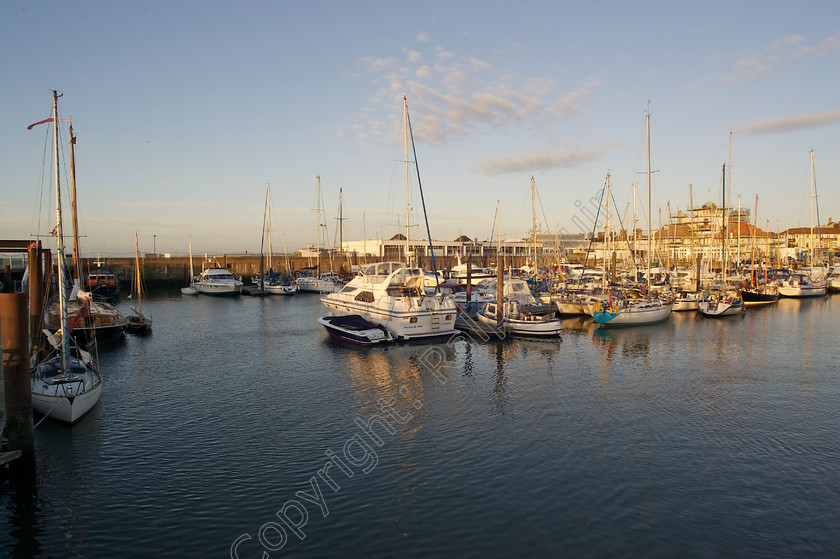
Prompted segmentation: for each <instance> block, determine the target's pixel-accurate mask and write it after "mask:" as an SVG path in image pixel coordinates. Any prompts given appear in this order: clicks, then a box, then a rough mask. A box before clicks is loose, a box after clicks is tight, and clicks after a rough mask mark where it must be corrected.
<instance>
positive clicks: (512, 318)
mask: <svg viewBox="0 0 840 559" xmlns="http://www.w3.org/2000/svg"><path fill="white" fill-rule="evenodd" d="M500 309H501V311H502V318H501V320H499V318H498V314H499V311H500ZM478 321H479V322H480V323H483V324H486V325H488V326H495V327H496V328H498V329H500V330H502V331H503V332H504V333H506V334H510V335H512V336H535V337H555V338H556V337H557V336H559V335H560V333H561V332H562V330H563V326H562V323H561V321H560V319H558V318H550V317H549V316H548V315H543V316H539V315H535V314H532V313H530V312H520V310H519V304H518V303H516V302H515V301H506V302H505V303H504V304H503V306H502V307H499V304H498V303H487V304H485V305H484V308H483V309H482V310H480V311H479V312H478Z"/></svg>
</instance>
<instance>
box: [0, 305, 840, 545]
mask: <svg viewBox="0 0 840 559" xmlns="http://www.w3.org/2000/svg"><path fill="white" fill-rule="evenodd" d="M124 306H125V308H126V309H127V305H124ZM145 308H147V309H148V310H149V311H150V312H151V314H152V316H153V318H154V320H155V323H154V334H152V335H151V336H149V337H146V338H137V337H128V338H127V339H126V340H125V342H124V343H122V344H119V345H117V346H115V347H111V348H108V349H106V350H101V355H100V358H101V368H102V371H103V377H104V389H103V396H102V400H101V401H100V403H99V405H98V406H97V407H96V408H95V409H94V410H93V411H92V412H91V413H90V414H89V415H88V416H87V417H86V418H85V419H84V420H83V421H81V423H79V424H78V425H76V426H75V427H73V428H72V429H70V428H67V427H65V426H63V425H60V424H55V423H52V422H50V421H45V422H44V423H42V424H41V425H40V426H39V427H38V429H37V431H36V445H37V452H38V468H37V478H36V483H35V485H34V486H27V485H26V484H15V483H12V482H10V481H9V480H8V479H5V480H4V481H3V484H2V491H0V510H2V511H3V516H2V517H0V549H2V551H0V556H3V555H9V556H12V557H30V556H35V557H76V558H88V557H90V558H100V557H102V558H113V557H146V558H148V557H229V556H230V549H231V546H232V544H233V543H234V541H236V540H237V539H239V540H240V541H241V542H242V543H241V544H240V545H239V548H238V551H239V556H240V557H242V558H246V557H249V558H250V557H261V556H262V552H263V551H265V550H266V549H269V550H271V549H273V551H270V553H269V556H270V557H281V556H295V557H341V558H346V557H362V556H368V557H386V556H387V557H394V556H402V557H443V556H448V557H455V556H466V557H480V556H489V557H513V556H534V557H538V556H543V557H548V556H550V557H555V556H560V555H563V556H569V557H582V556H610V557H612V556H629V557H636V556H645V557H710V556H722V557H735V556H738V557H771V556H804V555H816V556H829V555H834V554H835V553H836V552H837V549H840V468H838V464H840V375H838V367H837V363H838V357H839V356H838V354H839V353H840V349H839V348H838V343H837V342H838V337H837V333H836V332H837V328H838V325H840V320H838V319H837V315H838V313H840V297H836V296H835V297H834V298H832V297H829V298H827V299H818V300H803V301H798V300H789V299H786V300H782V301H780V302H779V304H778V305H775V306H774V307H771V308H765V309H759V310H748V311H747V313H746V315H745V316H744V317H742V318H739V317H735V318H724V319H719V320H715V319H708V318H704V317H701V316H697V315H695V314H675V315H674V316H673V317H672V318H671V319H670V320H669V321H667V322H666V323H663V324H661V325H657V326H651V327H644V328H635V329H627V330H617V331H603V330H596V329H594V328H593V326H592V325H591V323H590V322H586V321H582V320H577V321H567V322H564V325H565V326H568V329H567V330H566V331H565V332H564V335H563V338H562V341H560V342H556V341H555V342H540V341H523V340H510V341H506V342H492V343H483V342H480V341H479V342H476V341H472V340H469V339H464V338H461V339H459V340H457V341H454V342H453V343H451V344H449V345H447V344H429V343H421V344H417V343H412V344H404V345H397V346H392V347H388V348H373V349H367V350H365V349H357V348H353V347H347V346H343V345H338V344H337V343H335V342H332V341H331V340H330V339H329V338H328V337H327V336H326V333H325V332H324V330H323V328H322V327H321V326H320V325H318V324H317V323H316V322H315V320H316V318H317V317H319V316H321V315H322V314H324V311H323V309H322V307H321V305H320V303H319V302H318V300H317V297H313V296H306V295H298V296H296V297H289V298H283V297H277V298H267V299H252V298H247V297H243V298H241V299H239V300H224V299H212V298H208V297H202V296H198V297H192V298H188V297H184V298H181V296H180V294H177V295H173V296H159V297H158V298H156V299H153V300H152V301H150V302H148V303H147V304H146V305H145ZM380 404H381V405H382V406H384V409H385V410H388V411H387V413H386V412H385V411H383V408H382V407H381V406H380ZM356 418H358V419H359V421H360V422H363V423H367V422H370V426H371V427H370V428H371V429H372V431H373V433H374V435H373V438H371V436H370V435H366V434H365V433H364V431H363V429H362V428H361V427H360V426H358V425H357V424H356V423H354V420H355V419H356ZM386 422H387V423H386ZM389 430H391V431H393V433H391V432H389ZM375 439H378V442H379V443H381V446H379V445H377V443H376V442H375ZM327 453H330V454H332V455H333V456H337V457H338V458H335V459H332V460H331V458H330V457H329V456H327ZM327 463H331V465H330V466H329V468H327V469H326V470H325V465H326V464H327ZM342 469H344V470H346V472H347V473H351V474H353V475H352V477H349V476H348V475H347V474H345V473H343V471H342ZM319 470H321V471H322V472H321V475H320V476H319ZM278 513H280V516H278ZM325 514H326V516H325ZM281 516H282V518H281ZM260 537H262V542H261V541H260ZM301 537H303V538H304V539H301ZM248 538H250V539H248ZM281 546H282V547H281Z"/></svg>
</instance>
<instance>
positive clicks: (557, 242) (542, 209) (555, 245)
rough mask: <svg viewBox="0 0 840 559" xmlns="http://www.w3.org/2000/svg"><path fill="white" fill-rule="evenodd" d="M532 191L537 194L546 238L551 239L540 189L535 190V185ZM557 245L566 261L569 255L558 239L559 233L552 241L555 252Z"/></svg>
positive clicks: (560, 239)
mask: <svg viewBox="0 0 840 559" xmlns="http://www.w3.org/2000/svg"><path fill="white" fill-rule="evenodd" d="M534 191H535V192H536V193H537V200H538V201H539V203H540V212H541V213H542V216H543V222H544V223H545V230H546V232H547V233H548V238H549V239H551V238H552V237H551V225H549V223H548V218H546V216H545V206H543V203H542V198H540V189H539V188H537V187H536V185H535V186H534ZM558 244H559V246H560V248H561V249H562V251H563V256H565V257H566V259H567V260H568V257H569V255H568V253H567V252H566V244H565V243H564V242H563V239H562V238H561V237H560V234H559V233H558V234H557V238H556V239H554V249H555V251H556V250H557V248H558Z"/></svg>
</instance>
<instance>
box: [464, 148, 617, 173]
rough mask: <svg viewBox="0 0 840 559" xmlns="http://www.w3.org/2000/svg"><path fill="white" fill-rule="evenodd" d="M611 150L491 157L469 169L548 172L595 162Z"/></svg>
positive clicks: (570, 150) (572, 150)
mask: <svg viewBox="0 0 840 559" xmlns="http://www.w3.org/2000/svg"><path fill="white" fill-rule="evenodd" d="M608 149H609V148H608V147H606V146H600V147H595V148H588V149H585V148H569V149H566V150H562V151H554V152H548V151H546V152H540V153H532V154H523V155H519V156H510V155H506V156H502V157H491V158H488V159H485V160H484V161H481V162H479V163H478V164H476V165H474V166H472V167H470V168H469V169H467V170H468V171H474V172H478V173H483V174H485V175H498V174H522V173H535V172H540V171H548V170H551V169H558V168H564V167H574V166H576V165H580V164H582V163H586V162H589V161H594V160H596V159H597V158H598V157H600V156H601V154H603V153H605V152H606V151H607V150H608Z"/></svg>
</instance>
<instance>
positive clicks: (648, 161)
mask: <svg viewBox="0 0 840 559" xmlns="http://www.w3.org/2000/svg"><path fill="white" fill-rule="evenodd" d="M645 129H646V136H647V198H648V212H647V213H648V215H647V218H648V251H647V292H648V294H650V259H651V257H652V254H651V251H652V250H653V239H652V231H651V228H650V110H648V113H647V115H646V119H645Z"/></svg>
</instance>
